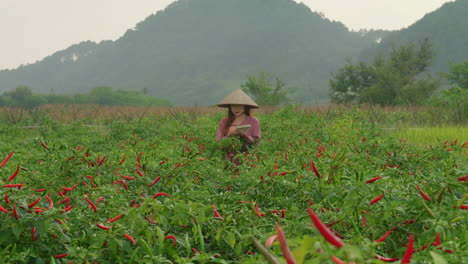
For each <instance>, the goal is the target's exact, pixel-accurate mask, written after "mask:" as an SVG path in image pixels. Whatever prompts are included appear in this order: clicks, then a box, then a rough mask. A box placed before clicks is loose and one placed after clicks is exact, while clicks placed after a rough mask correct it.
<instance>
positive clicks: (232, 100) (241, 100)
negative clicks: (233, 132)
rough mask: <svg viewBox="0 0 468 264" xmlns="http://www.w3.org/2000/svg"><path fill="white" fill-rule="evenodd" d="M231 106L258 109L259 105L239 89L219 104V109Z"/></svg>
mask: <svg viewBox="0 0 468 264" xmlns="http://www.w3.org/2000/svg"><path fill="white" fill-rule="evenodd" d="M229 105H247V106H249V107H250V108H258V105H257V103H255V101H254V100H252V98H250V96H248V95H247V94H246V93H244V91H242V89H241V88H237V89H236V90H235V91H234V92H232V93H230V94H229V95H227V96H226V97H224V99H223V100H221V102H219V103H218V104H217V106H219V107H229Z"/></svg>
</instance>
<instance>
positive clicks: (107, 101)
mask: <svg viewBox="0 0 468 264" xmlns="http://www.w3.org/2000/svg"><path fill="white" fill-rule="evenodd" d="M42 104H97V105H108V106H113V105H120V106H124V105H128V106H169V105H170V104H169V102H168V101H167V100H163V99H158V98H156V97H154V96H151V95H147V94H145V93H144V91H143V92H140V91H126V90H117V91H113V90H112V88H111V87H106V86H101V87H96V88H93V89H92V90H91V91H90V92H89V93H88V94H75V95H73V96H70V95H64V94H33V93H32V90H31V88H29V87H27V86H18V87H16V89H15V90H13V91H6V92H4V93H3V95H2V96H0V107H5V106H9V107H22V108H26V109H31V108H35V107H37V106H39V105H42Z"/></svg>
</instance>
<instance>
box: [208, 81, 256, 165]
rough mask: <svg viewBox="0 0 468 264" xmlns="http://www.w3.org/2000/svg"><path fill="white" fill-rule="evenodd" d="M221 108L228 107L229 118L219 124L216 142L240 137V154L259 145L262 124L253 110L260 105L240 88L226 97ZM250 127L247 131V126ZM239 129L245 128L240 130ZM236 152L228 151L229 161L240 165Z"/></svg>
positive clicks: (220, 104) (220, 105)
mask: <svg viewBox="0 0 468 264" xmlns="http://www.w3.org/2000/svg"><path fill="white" fill-rule="evenodd" d="M218 106H219V107H227V108H228V109H229V110H228V116H227V117H225V118H223V119H222V120H221V122H220V123H219V127H218V133H217V135H216V141H220V140H221V139H223V138H227V137H238V138H239V140H240V141H241V143H242V145H241V148H240V152H246V151H247V150H248V149H249V147H251V146H254V145H256V144H258V142H259V140H260V134H261V131H260V122H259V121H258V119H257V118H255V117H253V115H252V113H251V109H254V108H258V105H257V104H256V103H255V102H254V100H252V98H250V97H249V96H248V95H247V94H246V93H244V92H243V91H242V90H241V89H240V88H239V89H237V90H235V91H234V92H232V93H231V94H229V95H228V96H226V97H225V98H224V99H223V100H222V101H221V102H220V103H219V104H218ZM248 125H250V127H248V128H246V129H245V126H248ZM237 127H244V129H238V128H237ZM236 154H237V152H236V151H233V150H228V151H227V157H226V158H227V159H228V160H230V161H232V162H234V164H236V165H239V163H240V162H239V159H235V160H233V157H234V156H235V155H236Z"/></svg>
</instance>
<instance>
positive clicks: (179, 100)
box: [0, 0, 384, 105]
mask: <svg viewBox="0 0 468 264" xmlns="http://www.w3.org/2000/svg"><path fill="white" fill-rule="evenodd" d="M291 18H294V19H291ZM383 34H384V33H382V32H377V31H376V32H372V33H371V34H369V35H367V36H361V34H360V33H358V32H349V31H348V30H347V28H346V27H345V26H344V25H343V24H341V23H338V22H332V21H329V20H327V19H325V18H323V17H322V16H321V15H320V14H317V13H314V12H311V11H310V9H309V8H308V7H307V6H305V5H304V4H300V3H296V2H294V1H292V0H269V1H265V0H236V1H232V0H183V1H182V0H180V1H176V2H174V3H173V4H171V5H170V6H168V7H167V8H166V9H165V10H164V11H160V12H158V13H156V14H154V15H151V16H149V17H148V18H146V19H145V20H144V21H142V22H140V23H138V24H137V25H136V26H135V27H134V28H133V29H129V30H128V31H127V32H126V33H125V34H124V35H123V36H122V37H121V38H120V39H118V40H116V41H103V42H101V43H99V44H96V43H93V42H90V41H86V42H82V43H79V44H76V45H73V46H71V47H69V48H67V49H66V50H62V51H59V52H56V53H55V54H53V55H51V56H49V57H47V58H45V59H44V60H42V61H40V62H38V63H35V64H32V65H25V66H22V67H19V68H18V69H16V70H11V71H0V91H1V90H11V89H13V88H14V87H17V86H18V85H27V86H29V87H31V88H32V89H34V92H35V93H49V92H50V91H51V89H53V90H54V92H55V93H61V94H62V93H67V94H75V93H86V92H88V91H89V90H90V89H92V88H94V87H98V86H103V85H104V86H111V87H114V88H116V89H126V90H141V89H144V88H146V89H147V91H148V93H149V94H152V95H154V96H157V97H158V98H164V99H167V100H169V101H171V103H174V104H176V105H181V104H184V105H194V104H198V105H212V104H215V103H216V102H217V101H218V100H220V99H221V98H223V96H225V95H226V94H228V93H229V92H230V91H232V90H234V89H236V88H239V85H240V84H241V83H242V82H243V81H244V80H245V78H246V76H247V75H253V76H255V75H257V74H258V73H259V72H269V73H272V74H274V75H275V76H277V77H278V78H280V79H282V80H284V81H285V82H286V83H288V85H290V86H291V87H294V88H295V90H296V93H295V94H294V98H295V99H298V101H299V102H300V103H305V104H313V103H317V102H321V101H324V100H326V99H327V97H328V93H327V85H328V83H327V79H328V76H329V73H330V72H332V71H335V70H336V69H337V68H338V67H339V66H340V65H341V64H342V63H343V62H344V60H345V58H346V57H351V58H355V57H356V56H357V55H358V54H359V52H360V51H361V50H362V49H363V48H364V47H367V46H370V45H371V43H372V42H373V41H374V40H375V39H376V38H378V37H379V35H383Z"/></svg>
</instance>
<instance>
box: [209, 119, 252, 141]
mask: <svg viewBox="0 0 468 264" xmlns="http://www.w3.org/2000/svg"><path fill="white" fill-rule="evenodd" d="M226 121H227V117H225V118H223V119H222V120H221V122H219V127H218V133H217V135H216V141H219V140H220V139H222V138H225V137H226V136H224V135H223V129H224V126H225V124H226ZM243 125H251V127H250V128H249V129H248V130H247V131H245V132H244V133H243V134H242V136H243V137H245V138H246V139H247V141H248V142H249V143H254V142H258V140H260V134H261V131H260V122H258V119H257V118H255V117H251V116H246V117H245V118H244V120H243V121H242V123H240V124H239V126H243ZM233 126H237V125H233Z"/></svg>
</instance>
